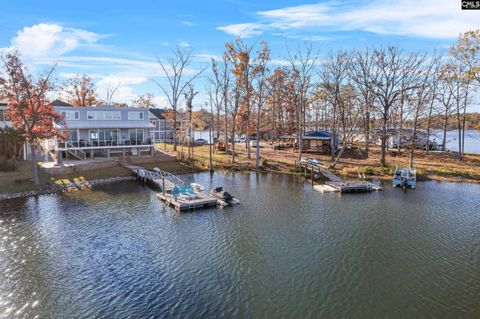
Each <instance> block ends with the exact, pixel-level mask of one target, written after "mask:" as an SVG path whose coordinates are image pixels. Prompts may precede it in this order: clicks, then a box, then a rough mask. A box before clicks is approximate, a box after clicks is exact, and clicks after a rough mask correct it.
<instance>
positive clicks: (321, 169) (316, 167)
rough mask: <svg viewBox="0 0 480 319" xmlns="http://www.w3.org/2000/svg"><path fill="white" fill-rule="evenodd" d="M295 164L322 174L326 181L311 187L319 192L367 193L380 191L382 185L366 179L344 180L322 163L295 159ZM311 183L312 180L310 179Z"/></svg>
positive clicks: (311, 171)
mask: <svg viewBox="0 0 480 319" xmlns="http://www.w3.org/2000/svg"><path fill="white" fill-rule="evenodd" d="M296 165H297V166H298V167H300V168H301V169H303V170H305V173H307V171H310V173H311V174H312V175H313V173H317V174H322V175H323V176H325V177H326V178H327V179H328V181H327V182H326V183H325V184H320V185H315V186H314V187H313V188H314V189H315V190H316V191H319V192H322V193H324V192H341V193H367V192H372V191H381V190H382V187H381V186H379V185H377V184H375V183H371V182H367V181H344V180H343V179H342V178H341V177H340V176H337V175H335V174H333V173H332V172H330V171H329V170H328V167H326V166H325V165H322V164H311V163H308V162H306V161H297V162H296ZM312 183H313V181H312Z"/></svg>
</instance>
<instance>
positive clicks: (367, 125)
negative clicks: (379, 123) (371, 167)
mask: <svg viewBox="0 0 480 319" xmlns="http://www.w3.org/2000/svg"><path fill="white" fill-rule="evenodd" d="M364 125H365V153H367V157H368V146H369V145H368V143H369V140H370V112H368V111H367V112H366V114H365V124H364Z"/></svg>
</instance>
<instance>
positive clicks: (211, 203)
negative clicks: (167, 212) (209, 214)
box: [157, 193, 218, 210]
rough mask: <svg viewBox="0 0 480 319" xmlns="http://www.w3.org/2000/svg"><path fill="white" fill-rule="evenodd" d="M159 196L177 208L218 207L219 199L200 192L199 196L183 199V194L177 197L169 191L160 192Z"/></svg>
mask: <svg viewBox="0 0 480 319" xmlns="http://www.w3.org/2000/svg"><path fill="white" fill-rule="evenodd" d="M157 197H158V198H159V199H161V200H162V201H164V202H165V203H166V204H168V205H170V206H172V207H173V208H175V209H176V210H191V209H197V208H208V207H216V206H217V204H218V199H217V198H216V197H213V196H211V195H206V194H198V195H197V198H193V199H183V198H181V196H180V197H177V199H175V198H174V197H173V196H172V194H169V193H165V194H163V193H158V194H157Z"/></svg>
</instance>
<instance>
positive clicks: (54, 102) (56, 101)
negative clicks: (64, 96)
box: [51, 99, 72, 106]
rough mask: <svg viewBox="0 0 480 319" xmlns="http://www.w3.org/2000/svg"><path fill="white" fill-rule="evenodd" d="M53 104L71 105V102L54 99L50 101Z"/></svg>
mask: <svg viewBox="0 0 480 319" xmlns="http://www.w3.org/2000/svg"><path fill="white" fill-rule="evenodd" d="M51 104H52V105H53V106H72V104H70V103H67V102H64V101H62V100H59V99H56V100H55V101H53V102H52V103H51Z"/></svg>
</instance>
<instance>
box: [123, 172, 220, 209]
mask: <svg viewBox="0 0 480 319" xmlns="http://www.w3.org/2000/svg"><path fill="white" fill-rule="evenodd" d="M125 167H126V168H128V169H130V170H131V171H132V172H133V173H134V174H135V175H136V176H137V178H138V179H139V180H140V181H141V182H143V183H148V184H150V185H151V186H154V187H155V188H159V189H160V190H161V192H160V193H157V197H158V198H159V199H160V200H162V201H163V202H165V203H166V204H167V205H169V206H172V207H173V208H175V209H176V210H179V211H184V210H194V209H200V208H207V207H216V206H217V205H218V204H219V199H218V198H216V197H214V196H212V195H207V194H203V193H197V194H195V195H196V196H195V198H188V197H187V196H185V195H181V194H180V195H179V196H177V197H174V196H173V195H172V190H173V188H174V187H175V186H177V187H181V186H184V185H185V183H184V182H183V181H182V180H181V179H180V178H179V177H178V176H176V175H173V174H171V173H168V172H164V171H160V170H156V171H153V170H147V169H146V168H144V167H141V166H136V165H125Z"/></svg>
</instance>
